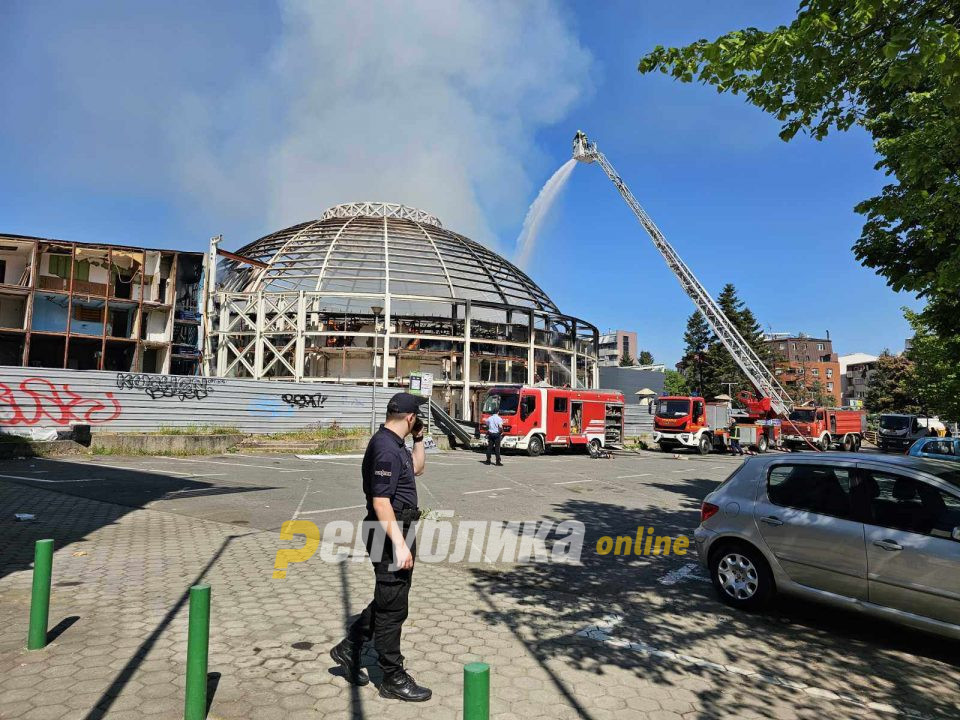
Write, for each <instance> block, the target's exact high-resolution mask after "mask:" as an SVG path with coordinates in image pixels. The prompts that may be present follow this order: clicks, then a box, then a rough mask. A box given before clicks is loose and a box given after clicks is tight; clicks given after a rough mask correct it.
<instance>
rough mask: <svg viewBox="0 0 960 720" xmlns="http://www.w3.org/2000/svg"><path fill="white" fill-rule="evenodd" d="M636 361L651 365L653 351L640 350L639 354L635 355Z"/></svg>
mask: <svg viewBox="0 0 960 720" xmlns="http://www.w3.org/2000/svg"><path fill="white" fill-rule="evenodd" d="M637 362H638V363H640V364H641V365H653V363H654V360H653V353H652V352H650V351H649V350H641V351H640V354H639V355H638V356H637Z"/></svg>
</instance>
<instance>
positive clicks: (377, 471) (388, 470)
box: [373, 460, 393, 478]
mask: <svg viewBox="0 0 960 720" xmlns="http://www.w3.org/2000/svg"><path fill="white" fill-rule="evenodd" d="M373 474H374V475H376V476H378V477H384V478H389V477H393V463H392V462H391V461H390V460H380V461H378V462H377V465H376V467H375V468H374V469H373Z"/></svg>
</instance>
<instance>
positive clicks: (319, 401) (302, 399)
mask: <svg viewBox="0 0 960 720" xmlns="http://www.w3.org/2000/svg"><path fill="white" fill-rule="evenodd" d="M280 399H281V400H283V401H284V402H285V403H286V404H287V405H292V406H294V407H298V408H305V407H315V408H320V407H323V404H324V403H325V402H326V401H327V396H326V395H323V394H321V393H314V394H313V395H301V394H298V395H281V396H280Z"/></svg>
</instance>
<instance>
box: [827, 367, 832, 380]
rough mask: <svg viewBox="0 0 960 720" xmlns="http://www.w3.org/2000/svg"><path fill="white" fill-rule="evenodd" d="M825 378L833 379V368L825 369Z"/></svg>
mask: <svg viewBox="0 0 960 720" xmlns="http://www.w3.org/2000/svg"><path fill="white" fill-rule="evenodd" d="M827 377H828V378H832V377H833V368H827Z"/></svg>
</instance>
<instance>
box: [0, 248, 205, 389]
mask: <svg viewBox="0 0 960 720" xmlns="http://www.w3.org/2000/svg"><path fill="white" fill-rule="evenodd" d="M203 267H204V263H203V254H202V253H191V252H180V251H175V250H151V249H146V248H138V247H127V246H121V245H107V244H88V243H79V242H67V241H62V240H51V239H45V238H36V237H27V236H22V235H0V365H19V366H24V367H35V368H67V369H76V370H117V371H126V372H153V373H171V374H180V375H194V374H197V373H198V372H199V371H200V368H201V363H200V351H199V331H200V314H199V302H198V300H199V288H200V284H201V280H202V275H203Z"/></svg>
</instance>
